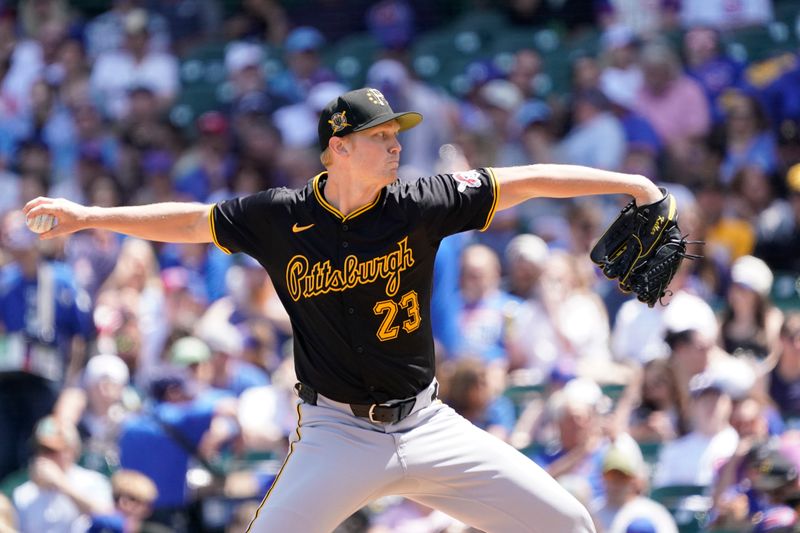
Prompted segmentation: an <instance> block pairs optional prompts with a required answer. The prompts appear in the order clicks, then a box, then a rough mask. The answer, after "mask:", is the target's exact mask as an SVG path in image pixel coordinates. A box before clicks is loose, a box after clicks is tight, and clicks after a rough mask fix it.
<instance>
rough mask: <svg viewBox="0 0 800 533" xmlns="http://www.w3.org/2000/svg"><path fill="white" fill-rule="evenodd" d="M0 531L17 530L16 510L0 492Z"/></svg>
mask: <svg viewBox="0 0 800 533" xmlns="http://www.w3.org/2000/svg"><path fill="white" fill-rule="evenodd" d="M0 531H17V512H16V511H15V510H14V504H13V503H11V500H9V499H8V497H7V496H6V495H5V494H3V493H0Z"/></svg>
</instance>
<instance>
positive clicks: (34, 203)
mask: <svg viewBox="0 0 800 533" xmlns="http://www.w3.org/2000/svg"><path fill="white" fill-rule="evenodd" d="M22 212H23V213H25V217H26V218H27V219H29V220H32V219H34V218H36V217H37V216H39V215H52V216H54V217H55V218H56V225H55V226H54V227H53V228H52V229H50V230H49V231H46V232H44V233H41V234H40V235H39V238H40V239H52V238H53V237H58V236H60V235H68V234H70V233H75V232H76V231H79V230H82V229H86V228H88V227H89V225H88V223H87V222H88V219H89V208H88V207H86V206H83V205H80V204H76V203H75V202H70V201H69V200H65V199H64V198H46V197H43V196H40V197H38V198H35V199H33V200H31V201H30V202H28V203H27V204H25V207H24V208H22Z"/></svg>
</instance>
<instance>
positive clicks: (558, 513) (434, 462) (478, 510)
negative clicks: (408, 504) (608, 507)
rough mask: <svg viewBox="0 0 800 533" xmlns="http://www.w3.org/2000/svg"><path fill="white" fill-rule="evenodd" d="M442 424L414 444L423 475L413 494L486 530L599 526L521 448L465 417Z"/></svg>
mask: <svg viewBox="0 0 800 533" xmlns="http://www.w3.org/2000/svg"><path fill="white" fill-rule="evenodd" d="M448 409H449V408H448ZM453 416H455V417H457V415H453ZM441 425H442V426H447V429H444V428H440V429H439V430H438V431H437V432H436V433H438V434H428V435H425V436H424V438H423V439H420V440H419V441H418V442H416V443H413V444H409V447H410V448H412V450H413V451H412V452H410V453H412V454H413V455H414V457H413V459H411V458H409V461H410V462H412V463H413V465H414V466H413V468H410V469H409V470H410V473H412V475H413V477H414V478H415V479H417V480H420V481H419V485H418V487H417V489H412V491H413V493H409V494H407V496H408V497H409V498H411V499H414V500H416V501H419V502H420V503H423V504H426V505H429V506H432V507H435V508H437V509H439V510H441V511H443V512H445V513H447V514H450V515H451V516H453V517H455V518H457V519H459V520H461V521H462V522H464V523H467V524H469V525H471V526H474V527H477V528H479V529H482V530H483V531H486V532H487V533H521V532H537V533H538V532H541V533H552V532H555V531H558V532H559V533H589V532H593V531H594V526H593V525H592V520H591V517H590V516H589V513H588V511H587V510H586V508H585V507H584V506H583V505H582V504H581V503H580V502H579V501H578V500H577V499H575V497H573V496H572V495H571V494H570V493H569V492H567V490H566V489H564V488H563V487H561V485H559V484H558V482H556V481H555V480H554V479H553V478H552V477H551V476H550V475H549V474H547V472H545V471H544V470H543V469H542V468H540V467H539V466H538V465H536V463H534V462H533V461H531V460H530V459H528V458H527V457H525V456H524V455H522V454H521V453H520V452H519V451H517V450H515V449H514V448H513V447H511V446H510V445H508V444H506V443H505V442H502V441H501V440H499V439H497V438H495V437H493V436H491V435H489V434H488V433H486V432H485V431H483V430H481V429H479V428H477V427H475V426H473V425H472V424H471V423H469V422H468V421H466V420H464V419H462V418H461V417H458V419H453V420H447V421H446V422H444V423H443V424H441ZM426 439H427V441H428V442H425V440H426Z"/></svg>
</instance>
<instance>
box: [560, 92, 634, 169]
mask: <svg viewBox="0 0 800 533" xmlns="http://www.w3.org/2000/svg"><path fill="white" fill-rule="evenodd" d="M572 105H573V116H574V124H573V127H572V129H570V131H569V132H567V135H566V136H565V137H564V139H563V140H562V141H561V142H560V143H559V144H558V146H557V147H556V150H555V154H556V159H557V160H558V161H565V162H575V163H578V164H582V165H589V166H594V167H599V168H606V169H609V170H617V169H619V168H620V167H621V166H622V160H623V158H624V156H625V130H624V129H623V128H622V124H621V123H620V121H619V119H617V117H615V116H614V115H613V114H612V113H610V112H609V108H610V106H609V103H608V98H606V97H605V95H604V94H603V93H602V92H600V90H599V89H588V90H585V91H582V92H580V93H578V94H576V95H575V98H574V100H573V104H572Z"/></svg>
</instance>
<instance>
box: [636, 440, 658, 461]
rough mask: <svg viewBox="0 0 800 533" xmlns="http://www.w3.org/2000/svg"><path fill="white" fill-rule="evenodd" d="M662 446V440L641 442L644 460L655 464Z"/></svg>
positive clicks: (640, 446)
mask: <svg viewBox="0 0 800 533" xmlns="http://www.w3.org/2000/svg"><path fill="white" fill-rule="evenodd" d="M662 446H663V444H662V443H661V442H640V443H639V449H640V450H641V452H642V458H643V459H644V461H645V462H646V463H647V464H649V465H655V464H656V463H657V462H658V456H659V454H660V453H661V447H662Z"/></svg>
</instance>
